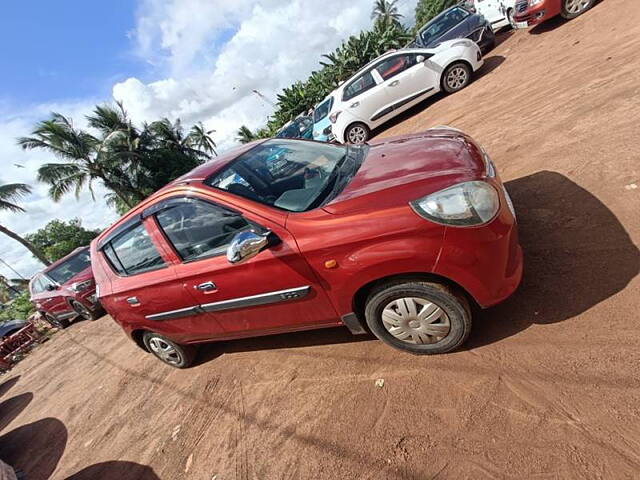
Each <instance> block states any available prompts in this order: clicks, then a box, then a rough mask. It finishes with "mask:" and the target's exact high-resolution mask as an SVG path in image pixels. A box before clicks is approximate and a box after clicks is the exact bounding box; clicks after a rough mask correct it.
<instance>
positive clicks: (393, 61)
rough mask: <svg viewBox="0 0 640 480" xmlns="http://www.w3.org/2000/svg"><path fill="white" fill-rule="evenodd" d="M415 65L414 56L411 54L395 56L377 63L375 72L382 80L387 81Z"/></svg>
mask: <svg viewBox="0 0 640 480" xmlns="http://www.w3.org/2000/svg"><path fill="white" fill-rule="evenodd" d="M415 64H416V56H415V55H413V54H407V55H395V56H393V57H389V58H387V59H386V60H384V61H382V62H381V63H379V64H378V65H377V66H376V70H377V71H378V73H379V74H380V76H381V77H382V79H383V80H387V79H389V78H391V77H395V76H396V75H398V74H399V73H402V72H404V71H405V70H406V69H408V68H411V67H413V66H414V65H415Z"/></svg>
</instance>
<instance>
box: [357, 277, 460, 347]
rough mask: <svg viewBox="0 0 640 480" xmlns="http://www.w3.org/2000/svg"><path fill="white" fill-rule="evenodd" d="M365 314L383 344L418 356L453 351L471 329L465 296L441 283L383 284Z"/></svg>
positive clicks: (368, 303)
mask: <svg viewBox="0 0 640 480" xmlns="http://www.w3.org/2000/svg"><path fill="white" fill-rule="evenodd" d="M365 317H366V320H367V325H368V326H369V328H370V329H371V331H372V332H373V334H374V335H375V336H376V337H378V338H379V339H380V340H382V341H383V342H384V343H386V344H387V345H390V346H392V347H394V348H397V349H399V350H404V351H407V352H410V353H413V354H416V355H427V354H437V353H446V352H449V351H451V350H454V349H456V348H458V347H459V346H460V345H462V344H463V343H464V341H465V340H466V339H467V337H468V336H469V332H470V331H471V313H470V309H469V303H468V302H467V300H466V298H464V297H463V296H462V295H459V294H457V293H456V292H454V291H453V290H451V289H450V288H448V287H446V286H444V285H440V284H438V283H430V282H419V281H408V282H399V283H393V284H388V285H386V286H382V287H381V288H379V289H377V290H374V291H373V292H372V293H371V294H370V295H369V298H368V299H367V303H366V307H365Z"/></svg>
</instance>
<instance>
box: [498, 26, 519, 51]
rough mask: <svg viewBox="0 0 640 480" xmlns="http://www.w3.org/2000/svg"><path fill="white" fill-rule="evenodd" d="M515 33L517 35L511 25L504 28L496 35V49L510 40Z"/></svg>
mask: <svg viewBox="0 0 640 480" xmlns="http://www.w3.org/2000/svg"><path fill="white" fill-rule="evenodd" d="M514 33H516V31H515V30H514V29H513V28H512V27H511V25H509V26H507V27H502V29H501V30H499V31H498V32H497V33H496V47H498V46H500V45H501V44H502V43H504V42H506V41H507V40H509V39H510V38H511V37H512V36H513V34H514ZM494 48H495V47H494Z"/></svg>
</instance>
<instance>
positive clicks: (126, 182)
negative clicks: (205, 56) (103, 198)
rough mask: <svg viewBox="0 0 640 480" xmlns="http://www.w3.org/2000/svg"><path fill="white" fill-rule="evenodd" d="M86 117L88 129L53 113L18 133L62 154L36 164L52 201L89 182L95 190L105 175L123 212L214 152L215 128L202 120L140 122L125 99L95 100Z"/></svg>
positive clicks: (25, 143)
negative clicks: (190, 123)
mask: <svg viewBox="0 0 640 480" xmlns="http://www.w3.org/2000/svg"><path fill="white" fill-rule="evenodd" d="M87 122H88V126H89V128H90V130H83V129H80V128H77V127H76V126H75V125H74V123H73V121H72V120H71V119H69V118H67V117H65V116H63V115H61V114H59V113H52V114H51V117H50V118H49V119H47V120H43V121H41V122H38V124H36V126H35V128H34V130H33V131H32V132H31V135H30V136H28V137H22V138H19V139H18V144H19V145H20V146H22V148H24V149H40V150H45V151H48V152H50V153H53V154H54V155H55V156H56V157H57V158H58V159H59V160H60V161H59V162H56V163H45V164H44V165H42V166H41V167H40V169H39V170H38V180H39V181H41V182H44V183H47V184H48V185H49V187H50V188H49V195H50V197H51V198H52V199H53V200H54V201H58V200H60V198H62V197H63V196H64V195H66V194H68V193H71V192H73V193H75V195H76V196H78V195H79V194H80V192H81V191H82V190H83V189H85V188H88V189H89V191H91V193H92V194H93V189H92V185H93V182H95V181H101V182H102V184H103V185H104V186H105V187H106V188H107V189H108V190H110V192H111V193H110V194H109V195H108V200H109V201H110V202H111V203H112V204H114V205H115V206H116V207H117V208H118V210H119V211H120V213H123V210H124V211H126V210H127V209H129V208H131V207H132V206H133V205H135V204H137V203H138V202H140V201H141V200H143V199H144V198H146V197H147V196H148V195H150V194H151V193H153V192H154V191H155V190H157V189H159V188H161V187H163V186H164V185H166V184H167V183H168V182H170V181H171V180H173V179H175V178H176V177H179V176H180V175H182V174H184V173H186V172H188V171H189V170H191V169H193V168H194V167H196V166H198V165H200V164H201V163H203V162H204V161H206V160H208V159H210V158H211V157H212V156H215V155H216V150H215V149H216V144H215V142H214V141H213V139H212V138H211V136H210V134H211V132H212V131H207V130H205V128H204V127H203V125H202V124H201V123H198V124H196V125H194V126H192V127H191V128H190V129H189V130H188V131H185V129H184V127H183V126H182V124H181V122H180V120H176V121H174V122H172V121H170V120H169V119H166V118H163V119H161V120H157V121H155V122H151V123H144V124H143V125H142V126H141V127H138V126H136V125H134V124H133V122H132V121H131V119H130V118H129V116H128V114H127V112H126V110H125V109H124V107H123V105H122V104H121V103H117V104H116V105H99V106H96V108H95V109H94V111H93V113H92V114H91V115H89V116H87Z"/></svg>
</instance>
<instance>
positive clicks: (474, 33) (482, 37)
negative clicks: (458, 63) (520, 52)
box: [409, 5, 496, 53]
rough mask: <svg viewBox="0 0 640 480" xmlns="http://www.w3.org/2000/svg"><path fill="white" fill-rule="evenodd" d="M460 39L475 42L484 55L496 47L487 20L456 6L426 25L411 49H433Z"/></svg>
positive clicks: (419, 32) (494, 37) (410, 45)
mask: <svg viewBox="0 0 640 480" xmlns="http://www.w3.org/2000/svg"><path fill="white" fill-rule="evenodd" d="M458 38H468V39H470V40H473V41H474V42H476V43H477V44H478V46H479V47H480V50H481V51H482V52H483V53H486V52H488V51H489V50H491V49H492V48H493V47H495V45H496V36H495V34H494V33H493V30H492V29H491V25H490V23H489V21H488V20H487V19H485V18H484V17H483V16H482V15H480V14H477V13H473V12H472V11H471V10H470V9H468V8H465V7H464V6H462V5H455V6H453V7H451V8H447V9H446V10H444V11H443V12H441V13H440V14H438V15H437V16H436V17H434V18H432V19H431V20H430V21H429V22H428V23H427V24H425V25H424V26H423V27H422V28H421V29H420V30H419V31H418V34H417V35H416V37H415V39H414V40H413V41H412V42H411V43H410V44H409V47H422V48H432V47H436V46H438V45H439V44H441V43H442V42H444V41H447V40H455V39H458Z"/></svg>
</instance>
